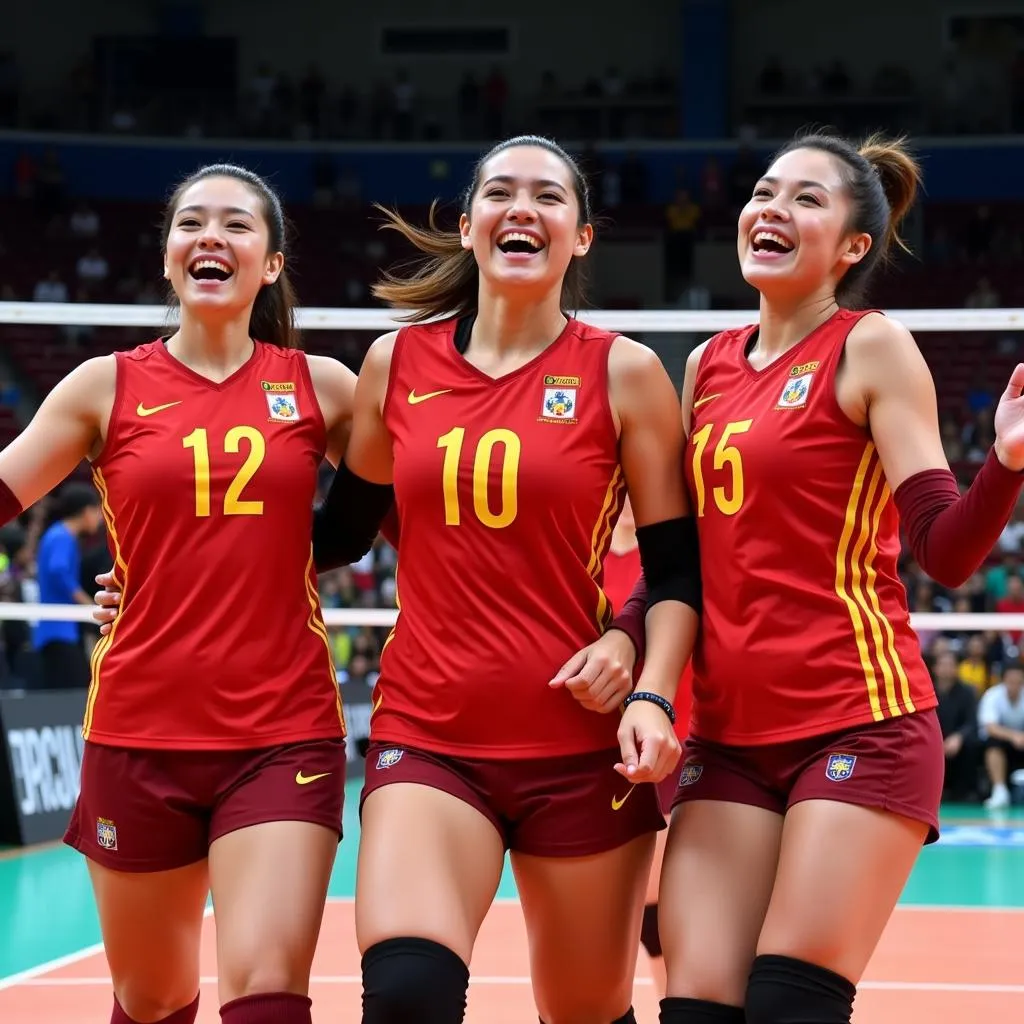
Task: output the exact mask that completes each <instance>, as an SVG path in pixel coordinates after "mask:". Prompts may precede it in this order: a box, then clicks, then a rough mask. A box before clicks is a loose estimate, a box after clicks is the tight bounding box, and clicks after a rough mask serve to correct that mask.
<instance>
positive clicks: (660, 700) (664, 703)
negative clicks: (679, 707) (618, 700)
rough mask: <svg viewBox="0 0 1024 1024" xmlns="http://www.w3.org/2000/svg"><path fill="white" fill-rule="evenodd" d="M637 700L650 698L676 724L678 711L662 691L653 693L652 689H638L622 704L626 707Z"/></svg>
mask: <svg viewBox="0 0 1024 1024" xmlns="http://www.w3.org/2000/svg"><path fill="white" fill-rule="evenodd" d="M635 700H649V701H650V702H651V703H652V704H657V705H658V707H659V708H661V710H662V711H664V712H665V714H666V715H668V720H669V721H670V722H671V723H672V724H673V725H675V724H676V712H675V708H673V707H672V702H671V701H669V700H666V699H665V698H664V697H662V695H661V694H660V693H651V691H650V690H636V691H634V692H633V693H631V694H630V695H629V696H628V697H627V698H626V699H625V700H624V701H623V702H622V706H623V707H624V708H625V707H628V706H629V705H630V704H632V703H633V701H635Z"/></svg>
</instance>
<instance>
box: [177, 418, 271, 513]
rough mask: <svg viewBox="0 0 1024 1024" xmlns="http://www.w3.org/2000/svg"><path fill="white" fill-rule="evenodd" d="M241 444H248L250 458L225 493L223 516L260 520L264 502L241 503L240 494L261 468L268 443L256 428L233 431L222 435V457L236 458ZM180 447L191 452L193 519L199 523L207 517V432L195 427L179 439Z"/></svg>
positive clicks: (234, 428) (208, 459)
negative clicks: (198, 520)
mask: <svg viewBox="0 0 1024 1024" xmlns="http://www.w3.org/2000/svg"><path fill="white" fill-rule="evenodd" d="M243 441H245V442H247V444H248V448H249V454H248V455H246V457H245V461H244V462H243V463H242V465H241V466H240V467H239V468H238V472H236V473H235V475H234V478H233V479H232V481H231V483H230V485H229V486H228V489H227V491H225V492H224V515H226V516H261V515H263V502H262V501H246V500H243V498H242V491H243V490H244V489H245V486H246V484H248V483H249V481H250V480H251V479H252V478H253V477H254V476H255V475H256V471H257V470H258V469H259V468H260V466H262V465H263V460H264V459H265V458H266V455H267V441H266V438H265V437H264V436H263V435H262V434H261V433H260V432H259V431H258V430H257V429H256V428H255V427H232V428H231V429H230V430H229V431H228V432H227V433H226V434H225V435H224V454H225V455H238V454H239V453H240V452H241V450H242V442H243ZM181 446H182V448H191V449H192V462H193V467H194V470H195V481H196V515H197V516H199V517H200V518H201V519H202V518H205V517H206V516H208V515H209V514H210V441H209V438H208V436H207V433H206V429H205V428H204V427H197V428H196V429H195V430H193V431H192V433H191V434H189V435H188V437H183V438H182V439H181Z"/></svg>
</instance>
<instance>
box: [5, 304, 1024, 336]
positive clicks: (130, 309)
mask: <svg viewBox="0 0 1024 1024" xmlns="http://www.w3.org/2000/svg"><path fill="white" fill-rule="evenodd" d="M887 313H888V315H889V316H891V317H892V318H893V319H895V320H898V321H899V322H900V323H902V324H903V325H904V326H905V327H906V328H907V329H908V330H910V331H1024V309H890V310H887ZM173 315H174V313H173V310H171V309H170V308H169V307H167V306H119V305H103V304H97V303H64V302H0V324H60V325H71V326H81V327H85V326H92V327H97V326H100V327H160V326H163V325H165V324H167V323H169V322H172V318H173ZM398 316H401V311H400V310H396V311H391V310H386V309H333V308H315V307H310V308H308V309H300V310H299V311H298V323H299V326H300V327H301V328H302V329H303V330H311V331H391V330H394V329H395V328H397V327H400V326H401V324H400V323H399V322H398V321H397V320H396V319H394V318H395V317H398ZM580 317H581V319H583V320H586V322H587V323H588V324H593V325H594V326H595V327H601V328H605V329H607V330H617V331H623V332H624V333H627V334H628V333H629V332H631V331H632V332H645V331H646V332H651V333H669V334H711V333H714V332H715V331H722V330H726V329H728V328H731V327H738V326H742V325H743V324H749V323H753V322H754V321H755V320H756V319H757V311H756V310H749V309H748V310H742V309H741V310H735V309H734V310H706V309H705V310H683V309H678V310H677V309H617V310H605V309H593V310H585V311H582V312H581V313H580Z"/></svg>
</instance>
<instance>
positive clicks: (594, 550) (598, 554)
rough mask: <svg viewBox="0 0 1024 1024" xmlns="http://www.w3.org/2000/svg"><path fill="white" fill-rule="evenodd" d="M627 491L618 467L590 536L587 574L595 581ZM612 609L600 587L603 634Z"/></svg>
mask: <svg viewBox="0 0 1024 1024" xmlns="http://www.w3.org/2000/svg"><path fill="white" fill-rule="evenodd" d="M625 490H626V478H625V476H624V475H623V473H622V467H621V466H616V467H615V472H614V473H612V478H611V480H609V481H608V489H607V490H606V491H605V493H604V501H603V502H602V503H601V513H600V515H598V517H597V522H596V523H594V531H593V533H592V534H591V535H590V561H589V562H587V572H588V573H589V574H590V576H591V577H592V578H593V579H595V580H596V579H597V574H598V573H599V572H600V571H601V566H602V565H603V564H604V559H605V555H607V554H608V548H609V547H610V546H611V543H612V532H613V531H614V529H615V521H616V520H617V519H618V518H619V513H620V512H621V511H622V498H623V494H624V493H625ZM611 611H612V610H611V607H610V605H609V603H608V596H607V595H606V594H605V592H604V591H603V590H602V589H601V588H600V587H598V589H597V610H596V612H595V616H594V617H595V618H596V620H597V628H598V629H599V630H600V631H601V632H602V633H603V632H604V631H605V630H606V629H607V628H608V624H609V622H610V621H611Z"/></svg>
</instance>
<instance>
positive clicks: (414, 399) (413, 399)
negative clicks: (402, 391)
mask: <svg viewBox="0 0 1024 1024" xmlns="http://www.w3.org/2000/svg"><path fill="white" fill-rule="evenodd" d="M451 390H452V389H451V388H445V389H444V391H428V392H427V393H426V394H425V395H417V394H416V389H415V388H413V389H412V391H410V392H409V404H410V405H419V404H420V402H425V401H426V400H427V399H428V398H437V396H438V395H447V394H448V393H449V392H450V391H451Z"/></svg>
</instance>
